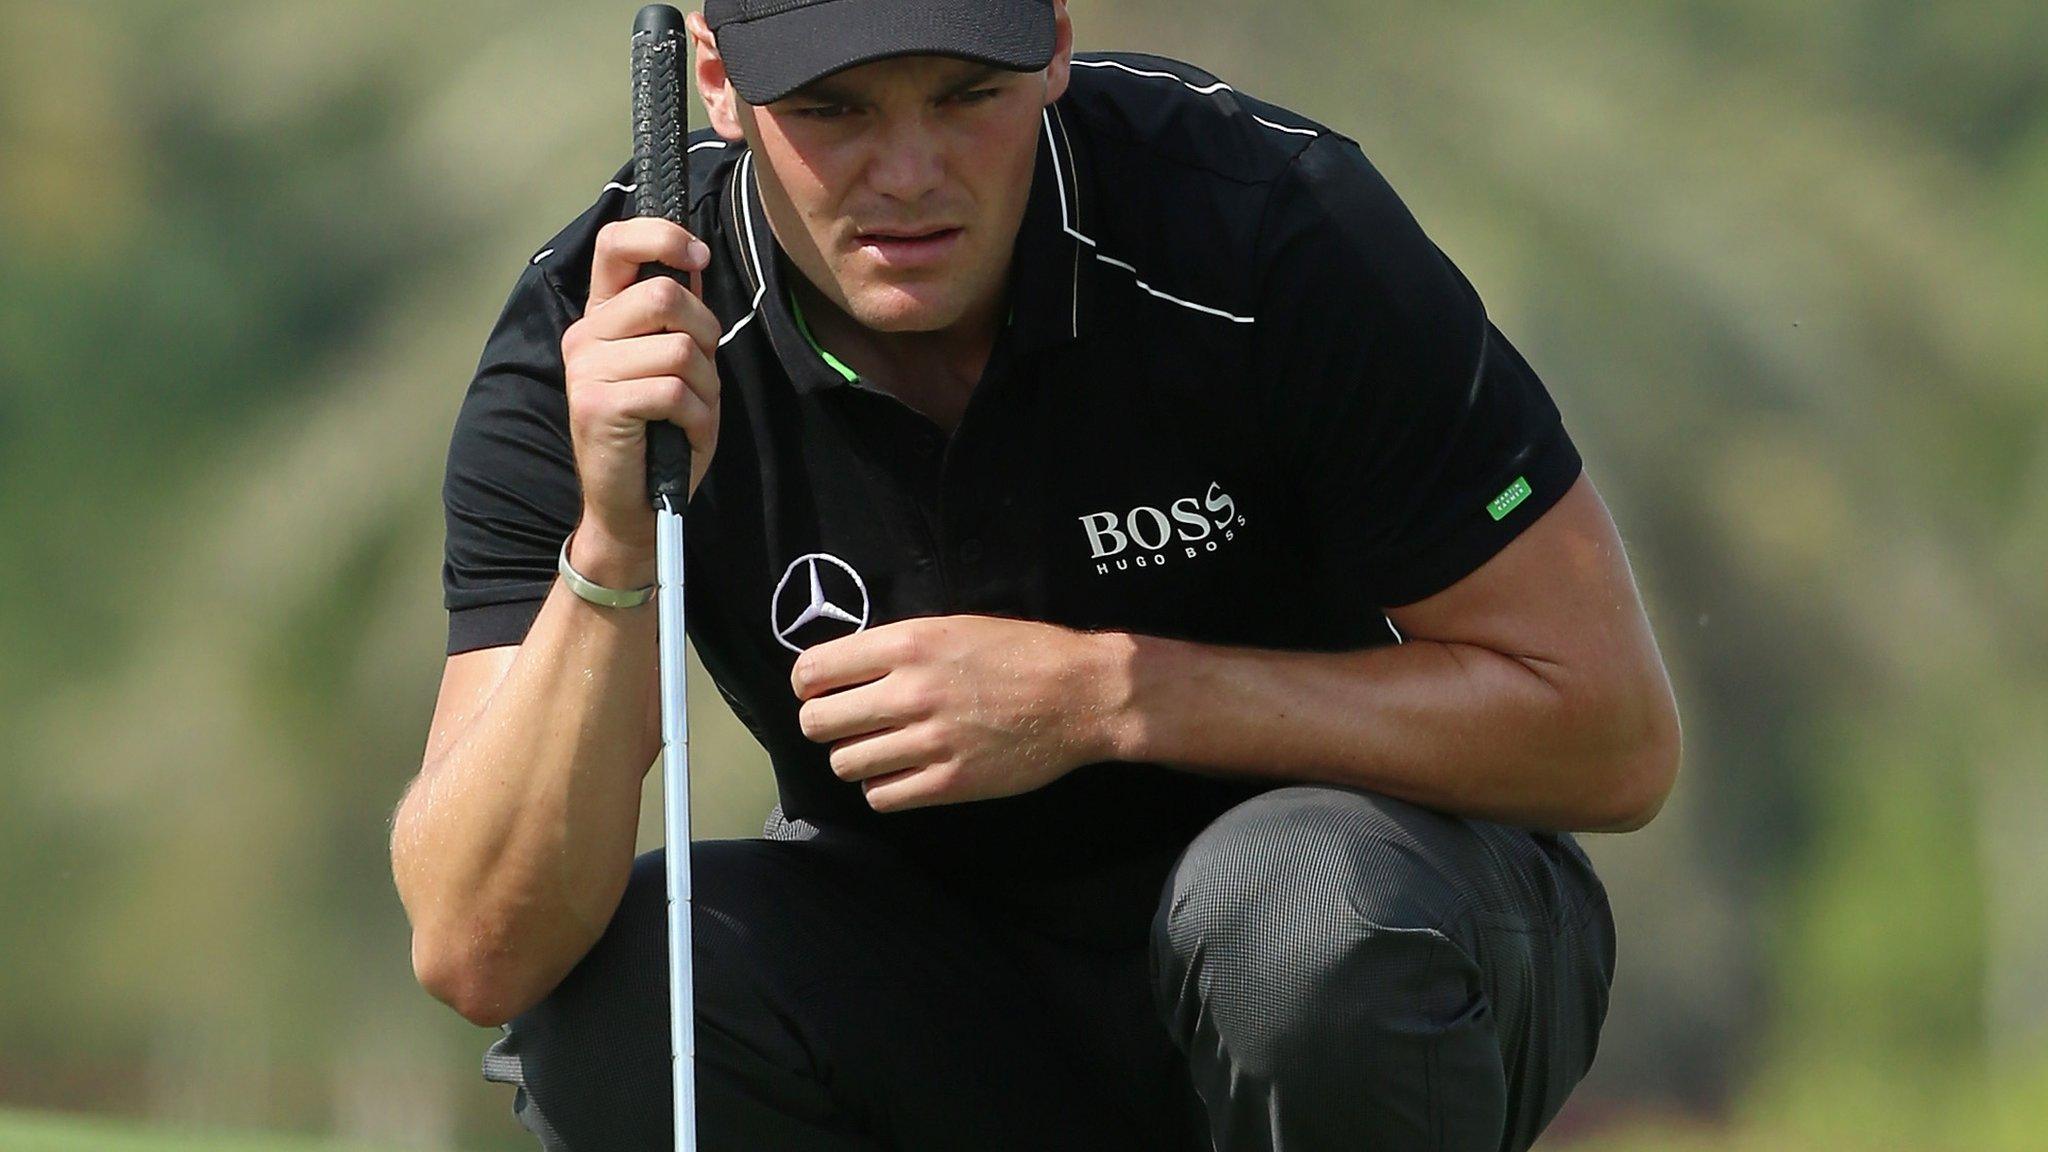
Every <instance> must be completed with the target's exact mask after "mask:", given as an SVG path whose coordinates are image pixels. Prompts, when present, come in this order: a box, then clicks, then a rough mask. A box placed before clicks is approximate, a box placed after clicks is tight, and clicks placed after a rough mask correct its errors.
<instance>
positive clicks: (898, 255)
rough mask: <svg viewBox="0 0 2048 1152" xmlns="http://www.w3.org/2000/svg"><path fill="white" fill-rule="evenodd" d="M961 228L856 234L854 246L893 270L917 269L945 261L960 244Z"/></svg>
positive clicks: (909, 229)
mask: <svg viewBox="0 0 2048 1152" xmlns="http://www.w3.org/2000/svg"><path fill="white" fill-rule="evenodd" d="M961 232H962V229H959V228H952V227H942V226H941V227H930V228H887V229H877V230H875V231H872V232H859V233H855V235H854V246H855V247H856V248H858V249H860V250H861V251H862V252H865V253H867V254H868V255H869V256H871V257H873V258H874V259H875V260H877V261H878V262H880V263H881V264H883V265H885V266H887V267H891V268H914V267H919V266H921V265H928V264H934V263H937V262H938V261H941V260H944V259H945V258H946V257H947V256H948V255H950V254H951V253H952V250H953V247H954V246H955V245H956V244H957V243H959V240H960V236H961Z"/></svg>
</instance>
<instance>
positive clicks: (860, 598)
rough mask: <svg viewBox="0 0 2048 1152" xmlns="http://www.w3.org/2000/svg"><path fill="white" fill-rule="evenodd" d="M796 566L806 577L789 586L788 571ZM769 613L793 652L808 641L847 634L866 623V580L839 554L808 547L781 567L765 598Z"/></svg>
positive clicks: (791, 573)
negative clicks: (772, 592) (768, 597)
mask: <svg viewBox="0 0 2048 1152" xmlns="http://www.w3.org/2000/svg"><path fill="white" fill-rule="evenodd" d="M799 569H802V570H803V572H804V573H805V575H806V576H807V577H808V579H807V580H806V582H805V583H803V584H799V585H798V586H797V587H795V588H791V587H790V577H792V576H795V575H796V574H797V571H798V570H799ZM806 592H808V596H807V595H806ZM785 593H786V594H785ZM768 616H769V620H768V623H769V626H770V627H772V628H774V629H775V638H776V639H777V640H779V641H781V642H782V646H783V647H784V648H787V649H789V650H790V651H791V652H802V651H803V650H804V649H806V648H809V647H811V646H812V645H815V644H823V643H824V642H825V641H827V640H836V639H838V638H839V637H841V636H851V635H853V634H854V633H855V632H858V631H860V630H861V629H863V628H866V627H867V626H868V586H867V584H866V583H864V582H863V581H862V580H861V578H860V573H858V572H855V571H854V570H853V565H851V564H848V563H847V562H846V561H844V560H841V559H840V558H839V557H837V556H832V555H828V554H826V553H824V552H812V553H809V554H807V555H803V556H799V557H797V558H796V559H795V560H793V561H791V562H790V565H789V568H788V569H787V570H785V571H784V572H783V573H782V580H781V581H780V582H779V583H777V584H776V585H775V595H774V597H773V598H772V599H771V600H770V601H769V604H768ZM799 634H801V635H799Z"/></svg>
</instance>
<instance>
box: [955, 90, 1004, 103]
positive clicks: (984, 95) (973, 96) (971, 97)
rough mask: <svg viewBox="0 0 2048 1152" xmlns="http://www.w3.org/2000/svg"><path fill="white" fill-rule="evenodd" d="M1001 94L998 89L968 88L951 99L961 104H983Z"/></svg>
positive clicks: (1001, 91)
mask: <svg viewBox="0 0 2048 1152" xmlns="http://www.w3.org/2000/svg"><path fill="white" fill-rule="evenodd" d="M1002 94H1003V90H1002V89H1000V88H970V89H968V90H967V91H965V92H962V93H960V94H959V95H957V96H954V97H953V99H954V100H955V101H957V102H958V103H961V104H985V103H987V102H988V101H990V100H993V99H995V98H996V97H998V96H1000V95H1002Z"/></svg>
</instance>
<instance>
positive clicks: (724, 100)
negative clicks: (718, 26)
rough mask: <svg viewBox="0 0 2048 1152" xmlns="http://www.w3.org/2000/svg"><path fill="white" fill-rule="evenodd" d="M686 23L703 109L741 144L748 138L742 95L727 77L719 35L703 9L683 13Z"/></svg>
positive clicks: (717, 126)
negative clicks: (742, 126)
mask: <svg viewBox="0 0 2048 1152" xmlns="http://www.w3.org/2000/svg"><path fill="white" fill-rule="evenodd" d="M683 23H684V25H685V26H686V27H688V28H689V30H690V39H691V40H692V41H693V42H695V44H696V49H697V53H696V56H697V62H696V65H695V71H696V74H697V95H698V96H699V97H701V98H702V99H703V101H704V111H706V112H707V113H709V114H710V117H711V127H712V129H713V130H715V131H716V132H717V133H718V134H719V135H720V136H722V137H724V138H725V139H727V140H729V141H731V142H732V143H734V144H738V143H740V142H741V141H742V140H744V139H746V133H744V132H743V131H741V130H740V116H739V104H740V96H739V93H737V92H735V91H733V87H732V81H731V80H730V79H728V78H727V77H726V74H725V58H724V57H722V56H720V55H719V54H718V39H717V38H716V37H715V36H713V35H712V34H711V26H710V25H708V24H706V23H704V14H703V13H702V12H692V13H690V14H689V15H687V16H685V17H683Z"/></svg>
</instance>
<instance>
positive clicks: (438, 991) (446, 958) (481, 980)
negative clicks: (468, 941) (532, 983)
mask: <svg viewBox="0 0 2048 1152" xmlns="http://www.w3.org/2000/svg"><path fill="white" fill-rule="evenodd" d="M412 971H413V978H414V979H415V980H417V981H419V985H420V987H421V988H423V989H425V990H426V993H427V995H429V996H432V997H433V998H434V999H436V1000H439V1001H440V1002H441V1003H443V1004H446V1005H447V1006H448V1007H450V1008H453V1009H454V1010H455V1012H456V1014H457V1015H459V1016H461V1017H462V1018H463V1019H464V1020H467V1021H469V1022H470V1023H471V1024H474V1025H476V1026H477V1027H479V1028H496V1027H498V1026H499V1025H500V1024H503V1023H505V1022H506V1021H508V1020H510V1019H512V1018H513V1017H514V1016H517V1015H519V1014H520V1013H521V1012H524V1011H525V1010H526V1009H527V1008H528V1007H531V1005H530V1004H527V1003H525V1002H523V1001H522V1000H521V998H520V997H518V996H517V995H514V994H512V993H511V992H510V991H509V990H508V989H507V988H506V986H505V983H504V981H502V980H498V979H494V978H493V976H492V970H491V966H490V965H488V964H484V963H480V962H478V961H477V960H476V959H475V958H474V957H472V956H469V955H466V954H464V953H463V952H461V951H459V950H456V949H450V948H445V947H438V946H435V945H434V944H432V943H431V942H430V941H428V940H427V939H426V938H425V937H424V936H422V935H420V934H418V933H415V934H414V935H413V942H412Z"/></svg>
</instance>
